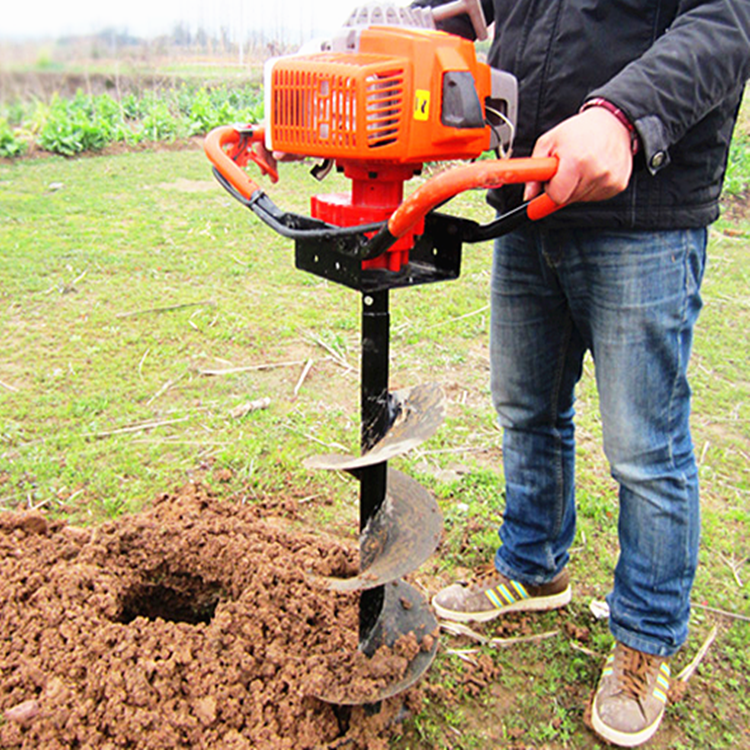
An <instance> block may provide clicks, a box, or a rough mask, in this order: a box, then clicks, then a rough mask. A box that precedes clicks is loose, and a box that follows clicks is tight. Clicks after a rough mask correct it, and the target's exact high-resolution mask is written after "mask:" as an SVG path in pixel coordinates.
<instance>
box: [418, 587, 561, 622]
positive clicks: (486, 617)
mask: <svg viewBox="0 0 750 750" xmlns="http://www.w3.org/2000/svg"><path fill="white" fill-rule="evenodd" d="M570 599H571V589H570V586H568V587H567V588H566V589H563V590H562V591H561V592H560V593H559V594H553V595H552V596H536V597H530V598H529V599H521V600H520V601H517V602H513V604H509V605H508V606H507V607H499V608H498V609H483V610H480V611H479V612H458V611H456V610H452V609H445V608H444V607H441V606H440V605H439V604H438V603H437V602H436V601H435V598H433V600H432V606H433V608H434V609H435V613H436V614H437V615H438V617H441V618H442V619H443V620H451V621H452V622H489V621H490V620H494V619H495V618H496V617H499V616H500V615H503V614H505V613H506V612H546V611H547V610H549V609H559V608H560V607H564V606H565V605H566V604H568V602H570Z"/></svg>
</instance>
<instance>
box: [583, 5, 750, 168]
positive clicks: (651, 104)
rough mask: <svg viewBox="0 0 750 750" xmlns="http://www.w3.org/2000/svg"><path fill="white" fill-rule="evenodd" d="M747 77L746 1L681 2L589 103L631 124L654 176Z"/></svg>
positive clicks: (749, 10) (749, 34)
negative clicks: (605, 105) (609, 106)
mask: <svg viewBox="0 0 750 750" xmlns="http://www.w3.org/2000/svg"><path fill="white" fill-rule="evenodd" d="M748 78H750V2H748V0H684V2H682V3H681V4H680V6H679V9H678V12H677V15H676V17H675V19H674V21H673V22H672V24H671V26H670V27H669V28H668V29H667V31H666V32H665V33H664V34H663V35H662V36H660V37H659V38H658V39H657V40H656V41H655V42H654V44H653V45H652V46H651V47H650V48H649V49H648V50H647V51H646V52H645V54H643V55H642V56H641V57H640V58H638V59H637V60H634V61H633V62H632V63H630V64H629V65H627V66H626V67H625V68H623V70H622V71H620V73H618V74H617V75H616V76H615V77H614V78H612V79H611V80H610V81H608V82H607V83H606V84H605V85H604V86H601V87H600V88H598V89H596V90H594V91H592V92H591V93H590V94H589V96H588V97H587V99H591V98H595V97H603V98H604V99H607V100H608V101H610V102H612V103H613V104H615V105H616V106H617V107H619V108H620V109H621V110H622V111H623V112H624V113H625V114H626V115H627V116H628V118H629V119H630V121H631V122H632V123H633V125H634V126H635V128H636V130H637V132H638V135H639V137H640V141H641V147H642V148H643V151H644V155H645V158H646V164H647V166H648V168H649V170H650V171H651V172H652V173H656V172H657V171H659V170H660V169H662V168H663V167H665V166H666V165H667V164H668V163H669V151H668V149H669V147H670V146H671V145H673V144H675V143H677V142H678V141H679V140H680V139H681V138H682V137H683V136H684V135H685V133H686V132H687V131H688V130H689V129H690V128H692V126H694V125H695V124H696V123H698V122H700V121H701V120H702V119H703V118H704V117H705V116H706V115H707V114H709V113H710V112H711V111H712V110H713V109H714V108H716V107H718V106H719V105H720V104H721V103H722V102H724V101H725V100H727V99H728V98H730V97H732V96H735V97H736V98H737V99H738V100H739V97H740V95H741V92H742V89H743V87H744V85H745V81H747V79H748Z"/></svg>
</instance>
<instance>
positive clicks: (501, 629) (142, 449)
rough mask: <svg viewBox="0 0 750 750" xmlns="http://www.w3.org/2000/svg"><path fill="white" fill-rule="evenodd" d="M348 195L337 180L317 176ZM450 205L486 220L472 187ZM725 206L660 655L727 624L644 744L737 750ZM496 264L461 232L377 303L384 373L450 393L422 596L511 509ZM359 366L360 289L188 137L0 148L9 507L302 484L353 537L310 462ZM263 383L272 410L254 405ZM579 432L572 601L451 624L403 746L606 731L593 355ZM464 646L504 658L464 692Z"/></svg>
mask: <svg viewBox="0 0 750 750" xmlns="http://www.w3.org/2000/svg"><path fill="white" fill-rule="evenodd" d="M743 174H745V173H743ZM740 176H742V175H740ZM745 177H747V174H745ZM343 188H344V184H343V181H341V180H340V178H338V177H332V178H330V182H329V183H327V184H326V186H325V188H324V189H325V190H335V189H343ZM316 191H320V188H319V187H318V185H317V184H316V183H314V181H313V180H312V178H310V177H309V176H308V175H307V173H306V167H305V166H303V165H299V164H296V165H284V166H283V167H282V182H281V183H280V184H279V185H277V186H273V187H269V193H270V194H271V195H272V197H274V199H275V200H276V201H277V203H278V204H279V205H281V206H282V207H285V208H290V209H292V210H296V211H299V212H302V213H307V212H308V199H307V196H308V195H309V194H311V193H313V192H316ZM451 209H452V210H453V212H455V213H464V214H468V213H472V214H476V213H478V212H483V213H484V215H486V216H489V210H488V209H487V208H486V207H485V206H484V203H483V199H482V196H481V194H478V193H477V194H471V195H466V196H463V197H461V198H460V199H457V200H456V201H455V202H454V203H453V204H452V205H451ZM733 216H734V218H731V219H729V218H727V219H722V220H721V221H720V222H719V223H718V224H717V225H716V226H715V227H714V228H712V230H711V240H710V242H711V246H710V265H709V268H708V272H707V277H706V281H705V286H704V300H705V303H706V306H705V309H704V312H703V314H702V317H701V320H700V323H699V326H698V330H697V337H696V342H695V354H694V359H693V362H692V381H693V386H694V417H693V426H694V438H695V444H696V453H697V455H698V458H699V460H700V472H701V478H702V485H703V519H704V534H703V545H702V551H701V568H700V572H699V575H698V579H697V582H696V587H695V591H694V601H695V603H696V605H698V606H696V608H695V610H694V614H693V622H692V634H691V638H690V641H689V642H688V644H687V646H686V648H685V649H684V651H683V652H682V653H681V654H680V655H679V656H678V657H677V659H676V663H677V671H679V669H681V668H682V667H683V666H685V664H687V662H689V661H690V659H691V658H692V657H693V656H694V655H695V653H696V651H697V649H698V647H699V646H700V645H701V643H702V641H703V639H704V638H705V637H706V635H707V634H708V632H709V631H710V629H711V628H712V627H713V626H714V625H716V626H717V627H718V636H717V639H716V641H715V642H714V644H713V646H712V647H711V649H710V650H709V652H708V655H707V656H706V658H705V659H704V661H703V663H702V665H701V667H700V670H699V671H698V673H697V674H696V675H695V676H694V677H693V678H692V679H691V680H690V683H689V689H688V692H687V695H686V696H685V698H684V699H683V700H682V701H681V702H679V703H677V704H676V705H674V706H672V707H671V708H670V709H669V712H668V716H667V719H666V722H665V725H664V728H663V729H662V730H661V732H660V733H659V735H657V738H656V739H655V740H654V741H653V742H652V743H651V745H650V747H653V748H674V749H678V748H681V749H684V750H687V749H688V748H709V747H710V748H735V747H737V748H739V747H749V746H750V732H749V730H748V716H750V697H749V696H750V680H749V679H748V671H749V670H750V657H748V648H749V647H750V622H748V618H749V617H750V602H749V601H748V596H749V594H750V586H749V585H748V579H750V564H748V559H749V558H750V541H749V540H750V361H748V351H750V341H749V340H748V330H750V297H749V296H748V291H747V290H748V269H747V263H746V258H747V253H748V246H749V245H750V221H748V217H747V214H744V216H743V212H742V211H739V212H738V213H735V214H734V215H733ZM489 258H490V251H489V247H488V246H482V247H470V248H469V249H468V250H467V251H466V252H465V258H464V266H463V270H462V277H461V278H460V279H459V280H458V281H455V282H451V283H449V284H443V285H439V286H430V287H422V288H418V289H412V290H406V291H398V292H394V293H393V295H392V343H391V347H392V364H391V373H392V374H391V382H392V386H393V387H394V388H397V387H404V386H409V385H414V384H417V383H420V382H426V381H437V382H439V383H441V384H442V386H443V387H444V389H445V391H446V393H447V396H448V417H447V420H446V424H445V425H444V427H443V428H442V429H441V430H440V432H439V433H438V435H437V436H436V437H435V438H433V439H432V440H431V441H429V442H428V443H426V444H425V445H423V446H421V447H420V449H419V450H417V451H415V452H414V453H413V454H411V455H410V456H409V457H408V458H406V459H402V460H400V461H399V462H398V463H399V465H400V467H401V468H404V469H405V470H406V471H407V472H409V473H410V474H412V475H414V476H415V477H416V478H418V479H419V480H420V481H421V482H422V483H423V484H425V485H426V486H428V487H429V488H430V489H431V490H432V491H433V492H434V493H435V494H436V496H437V498H438V500H439V502H440V504H441V507H442V510H443V513H444V515H445V520H446V536H445V540H444V542H443V545H442V547H441V550H440V554H439V555H436V556H435V557H433V559H432V560H431V561H430V562H429V563H428V564H426V565H425V566H423V568H422V569H421V570H420V571H418V572H417V574H416V576H415V578H416V581H417V582H418V584H419V585H422V586H423V587H425V588H426V589H427V590H429V591H434V590H435V589H436V588H437V587H439V586H440V585H443V584H445V583H447V582H449V581H450V580H452V579H453V578H455V577H456V575H458V574H459V572H461V571H464V570H466V569H468V568H470V567H471V566H472V565H474V564H481V563H484V562H487V561H488V560H489V559H490V556H491V554H492V551H493V548H494V546H495V538H496V537H495V530H496V526H497V525H498V518H499V516H500V514H501V512H502V507H503V498H502V475H501V466H500V450H499V446H500V435H499V432H498V430H497V429H496V427H495V423H494V418H493V414H492V410H491V406H490V403H489V398H488V356H487V342H488V310H487V288H488V280H489ZM358 359H359V298H358V295H357V294H356V293H354V292H351V291H349V290H346V289H344V288H342V287H338V286H335V285H333V284H329V283H326V282H324V281H322V280H320V279H318V278H316V277H312V276H308V275H305V274H303V273H302V272H299V271H296V270H295V269H294V264H293V257H292V251H291V247H290V244H289V243H288V242H287V241H285V240H283V239H281V238H279V237H278V236H276V235H274V234H273V233H272V232H271V231H270V230H268V229H267V228H265V227H264V226H262V225H260V224H259V223H258V221H257V220H256V219H255V218H254V217H253V216H252V215H251V214H250V213H249V212H247V211H246V210H245V209H243V208H242V207H241V206H240V205H239V204H237V203H236V202H234V201H233V200H232V199H231V198H230V197H229V196H227V195H226V194H225V193H224V192H223V191H222V190H221V188H220V187H219V186H218V185H217V184H216V183H214V181H213V180H212V178H211V175H210V170H209V168H208V164H207V162H206V160H205V157H204V156H203V154H202V152H200V151H197V150H185V151H162V152H156V153H125V154H120V155H115V156H102V157H96V158H79V159H75V160H65V159H62V158H59V157H49V158H41V159H34V160H24V161H19V162H16V163H3V164H0V506H2V508H6V509H16V508H38V509H43V510H44V511H45V512H48V513H50V514H52V515H54V516H60V517H64V518H67V519H69V520H70V521H71V522H75V523H82V524H93V523H98V522H101V521H104V520H106V519H109V518H114V517H117V516H118V515H119V514H122V513H127V512H137V511H138V510H139V509H140V508H142V507H144V506H146V505H147V504H148V503H149V502H150V501H151V499H152V498H153V497H154V496H155V495H157V494H158V493H160V492H163V491H165V490H169V489H170V488H172V487H174V486H175V485H179V484H182V483H185V482H187V481H190V480H197V481H201V482H204V483H206V484H208V485H210V486H211V487H213V489H214V491H215V492H216V493H217V494H219V495H220V496H223V497H226V498H227V500H228V501H232V502H255V501H259V500H263V499H267V498H283V497H292V498H296V499H297V500H303V501H304V502H303V503H302V504H301V507H303V508H304V509H305V522H306V524H307V525H308V526H311V527H314V528H325V529H326V531H327V532H329V533H337V534H343V535H346V536H348V537H350V538H351V539H354V538H355V532H356V497H355V495H354V489H355V488H354V487H353V486H352V483H349V482H347V481H345V480H343V479H342V478H341V477H339V476H338V475H333V476H329V475H324V474H313V473H311V472H309V471H307V470H306V469H305V468H304V467H303V466H302V461H303V459H304V458H305V457H306V456H309V455H311V454H314V453H317V452H325V451H328V450H330V449H331V446H345V447H346V448H347V449H349V450H356V446H357V443H358V430H359V417H358V392H359V374H358V370H357V368H358ZM308 365H309V366H308ZM303 373H306V374H305V377H304V378H303V377H302V376H303ZM263 398H267V399H269V400H270V405H269V406H268V408H264V409H258V410H250V409H249V407H250V406H251V405H252V404H253V402H257V400H258V399H263ZM577 423H578V436H579V442H578V471H579V478H578V497H579V511H580V513H579V517H580V521H579V531H578V538H577V540H576V543H575V545H574V552H573V559H572V563H571V569H572V572H573V576H574V579H575V581H576V587H575V599H574V603H573V604H572V605H571V606H570V607H569V608H568V609H567V610H566V611H565V612H563V613H555V614H547V615H544V616H542V617H540V618H539V619H537V620H533V621H531V622H527V621H526V620H524V619H522V618H515V619H514V618H513V617H510V618H508V620H507V621H506V622H504V623H502V624H497V625H489V626H486V627H484V628H482V629H481V630H482V632H483V633H484V634H485V635H489V636H492V635H494V634H496V633H499V634H507V633H508V632H513V631H514V630H518V632H519V633H520V632H523V633H527V631H529V630H530V632H531V634H534V633H537V634H539V633H545V632H547V631H558V633H557V635H555V636H554V637H551V638H550V639H549V640H544V641H542V642H539V643H535V642H522V643H517V644H514V645H512V646H509V647H507V648H492V647H489V646H481V647H478V646H476V644H474V643H472V642H470V641H468V640H467V639H466V638H457V637H454V636H450V635H446V636H445V637H444V639H443V641H442V647H441V651H440V654H439V657H438V661H437V662H436V664H435V666H434V668H433V669H432V670H431V672H430V674H429V678H428V681H427V682H428V685H429V688H430V689H429V690H428V691H427V699H426V705H425V710H424V711H423V712H422V713H421V714H420V715H419V716H417V717H415V718H412V719H410V720H409V721H408V722H407V723H406V725H405V727H404V732H403V736H402V737H400V738H398V739H397V740H395V741H394V747H397V748H400V750H405V748H411V749H412V750H417V749H418V748H419V749H424V750H426V749H427V748H436V747H439V748H448V747H452V748H485V747H490V746H492V747H511V746H513V745H515V746H518V747H520V746H523V747H534V748H542V747H544V748H555V749H556V748H596V747H599V746H600V745H599V744H598V743H597V741H596V739H595V738H594V736H593V735H592V734H591V733H590V732H589V731H588V730H586V729H585V728H584V726H583V722H582V714H583V704H584V702H585V700H586V697H587V695H588V692H589V690H590V689H591V688H592V687H593V685H594V683H595V680H596V678H597V674H598V667H599V662H600V657H601V655H603V654H604V653H606V651H607V649H608V647H609V644H610V638H609V635H608V631H607V628H606V624H605V623H603V622H601V621H595V620H594V619H593V617H592V616H591V614H590V612H589V608H588V607H589V602H590V601H591V600H592V599H602V598H603V597H604V596H605V594H606V593H607V590H608V586H609V585H610V581H611V576H612V571H613V567H614V564H615V561H616V556H617V546H616V515H617V511H616V488H615V485H614V483H613V481H612V480H611V479H610V477H609V473H608V469H607V465H606V462H605V460H604V457H603V454H602V452H601V444H600V437H601V429H600V423H599V416H598V411H597V403H596V395H595V390H594V384H593V365H592V364H591V363H590V362H588V363H587V367H586V373H585V376H584V379H583V382H582V384H581V388H580V393H579V404H578V421H577ZM706 607H709V608H713V609H707V608H706ZM716 609H719V610H724V611H726V612H730V613H734V614H735V615H739V616H741V617H744V620H743V619H740V618H737V617H730V616H726V615H721V614H718V613H717V612H715V611H714V610H716ZM473 648H479V651H478V652H477V653H474V654H471V655H468V654H465V653H464V654H458V655H457V654H451V653H448V652H449V650H458V651H463V650H465V649H473ZM467 656H468V657H469V658H470V659H475V660H476V659H479V658H491V659H492V660H493V663H494V664H495V666H496V667H498V668H499V670H500V672H499V676H498V677H497V678H496V680H495V681H494V682H493V684H492V685H491V686H490V687H489V688H485V689H481V690H473V689H470V687H471V683H470V682H467V681H466V680H465V679H464V676H465V672H466V670H470V669H471V668H472V665H471V664H470V663H468V662H466V661H465V660H464V659H465V658H466V657H467Z"/></svg>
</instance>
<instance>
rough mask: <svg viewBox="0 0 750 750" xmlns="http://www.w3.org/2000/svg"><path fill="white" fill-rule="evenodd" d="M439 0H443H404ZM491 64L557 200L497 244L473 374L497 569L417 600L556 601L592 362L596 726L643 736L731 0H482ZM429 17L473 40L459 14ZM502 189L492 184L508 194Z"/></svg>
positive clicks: (739, 8) (682, 553)
mask: <svg viewBox="0 0 750 750" xmlns="http://www.w3.org/2000/svg"><path fill="white" fill-rule="evenodd" d="M419 4H423V5H438V4H441V0H422V2H421V3H419ZM483 7H484V11H485V16H486V18H487V20H488V22H490V21H494V23H495V36H494V41H493V44H492V48H491V51H490V53H489V63H490V65H492V66H493V67H496V68H500V69H502V70H506V71H509V72H511V73H513V74H514V75H515V76H516V77H517V79H518V82H519V110H518V123H517V129H516V139H515V146H514V155H515V156H528V155H532V156H540V157H541V156H550V155H554V156H556V157H557V158H558V159H559V169H558V171H557V174H556V175H555V176H554V178H553V179H552V180H550V182H549V183H548V184H546V185H544V186H542V185H538V184H528V185H526V187H525V196H524V197H525V198H527V199H528V198H531V197H533V196H534V195H536V194H538V193H539V192H540V191H541V190H545V191H546V192H547V193H548V195H549V196H550V198H552V199H553V200H554V201H555V202H556V203H559V204H570V205H568V206H567V207H566V208H563V209H561V210H560V211H559V212H557V213H556V214H554V215H553V216H551V217H549V218H548V219H546V220H544V221H542V222H539V224H535V225H531V226H528V227H526V228H523V229H520V230H517V231H515V232H513V233H512V234H510V235H508V236H506V237H501V238H500V239H499V240H497V242H496V246H495V254H494V264H493V276H492V289H491V302H492V318H491V341H490V355H491V357H490V358H491V366H492V367H491V369H492V373H491V378H492V382H491V386H492V395H493V400H494V404H495V407H496V409H497V412H498V415H499V419H500V422H501V424H502V426H503V428H504V436H503V459H504V467H505V479H506V485H507V486H506V510H505V514H504V521H503V525H502V527H501V528H500V532H499V535H500V539H501V542H502V544H501V546H500V548H499V549H498V551H497V554H496V556H495V566H494V567H495V572H494V574H492V575H489V576H488V577H483V578H478V579H476V580H474V581H472V582H470V583H469V584H467V585H464V584H454V585H452V586H449V587H448V588H446V589H443V590H442V591H440V592H439V593H438V594H437V595H436V596H435V597H434V600H433V604H434V607H435V609H436V611H437V612H438V614H439V615H440V616H441V617H444V618H448V619H452V620H459V621H486V620H490V619H492V618H494V617H497V616H499V615H502V614H503V613H505V612H509V611H519V610H544V609H551V608H555V607H559V606H563V605H564V604H566V603H567V602H568V601H569V600H570V596H571V589H570V584H569V578H568V571H567V569H566V565H567V563H568V549H569V546H570V544H571V542H572V540H573V537H574V533H575V505H574V476H573V470H574V447H575V444H574V425H573V414H574V409H573V404H574V388H575V386H576V383H577V382H578V380H579V378H580V375H581V370H582V361H583V356H584V353H585V352H586V351H587V350H590V351H591V352H592V355H593V359H594V362H595V367H596V382H597V387H598V391H599V398H600V405H601V416H602V425H603V434H604V450H605V453H606V456H607V459H608V461H609V463H610V466H611V472H612V475H613V476H614V478H615V479H616V480H617V482H618V484H619V513H620V515H619V541H620V557H619V561H618V563H617V568H616V570H615V577H614V586H613V590H612V592H611V594H610V595H609V597H608V601H609V605H610V613H611V614H610V628H611V632H612V634H613V636H614V639H615V648H614V650H613V652H612V654H611V655H610V657H609V658H608V659H607V661H606V663H605V666H604V669H603V671H602V675H601V678H600V681H599V684H598V687H597V690H596V693H595V696H594V699H593V703H592V723H593V726H594V729H595V730H596V731H597V732H598V733H599V734H600V735H601V736H602V737H604V738H605V739H607V740H608V741H610V742H613V743H615V744H617V745H621V746H625V747H633V746H636V745H640V744H642V743H643V742H646V741H647V740H648V739H649V738H650V737H651V736H652V735H653V734H654V732H655V731H656V729H657V727H658V725H659V722H660V721H661V718H662V715H663V712H664V706H665V703H666V695H667V691H668V688H669V666H668V658H669V657H670V656H672V655H673V654H674V653H675V652H676V651H677V650H678V649H679V648H680V646H681V645H682V644H683V643H684V641H685V639H686V637H687V625H688V617H689V611H690V590H691V586H692V583H693V578H694V575H695V569H696V564H697V554H698V540H699V524H700V521H699V499H698V476H697V470H696V463H695V459H694V456H693V449H692V443H691V438H690V431H689V426H688V417H689V409H690V389H689V386H688V382H687V376H686V372H687V365H688V358H689V354H690V348H691V341H692V333H693V326H694V324H695V321H696V319H697V316H698V312H699V309H700V306H701V300H700V295H699V289H700V283H701V278H702V275H703V269H704V262H705V249H706V235H707V232H706V227H707V226H708V225H709V224H710V223H711V222H712V221H714V220H715V219H716V218H717V216H718V198H719V193H720V191H721V183H722V178H723V174H724V169H725V165H726V159H727V151H728V147H729V142H730V138H731V134H732V130H733V127H734V123H735V118H736V114H737V110H738V106H739V103H740V100H741V96H742V91H743V87H744V82H745V81H746V80H747V78H748V76H749V75H750V41H749V39H748V38H749V36H750V2H748V0H703V1H701V0H544V1H543V2H542V1H540V0H494V2H493V1H492V0H483ZM444 28H446V30H449V31H452V32H454V33H460V34H462V35H463V36H467V37H471V33H472V32H471V30H470V26H469V24H468V21H467V20H466V18H465V17H460V18H459V19H454V20H451V21H449V22H447V23H446V24H445V27H444ZM521 197H522V196H521V193H520V191H519V190H516V189H515V188H504V189H503V190H500V191H492V192H491V193H490V195H489V201H490V203H491V204H493V205H494V206H496V207H497V208H498V209H500V210H507V209H508V208H511V207H513V206H514V205H516V204H517V203H519V202H520V200H521Z"/></svg>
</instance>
